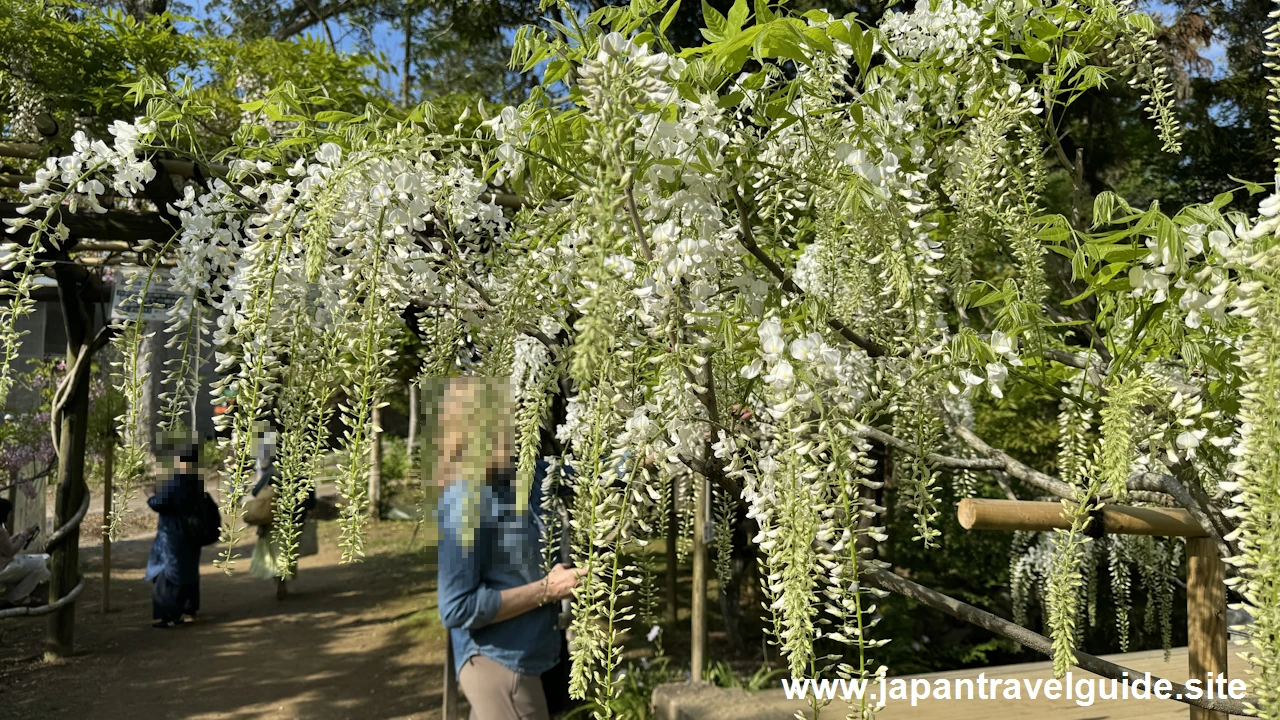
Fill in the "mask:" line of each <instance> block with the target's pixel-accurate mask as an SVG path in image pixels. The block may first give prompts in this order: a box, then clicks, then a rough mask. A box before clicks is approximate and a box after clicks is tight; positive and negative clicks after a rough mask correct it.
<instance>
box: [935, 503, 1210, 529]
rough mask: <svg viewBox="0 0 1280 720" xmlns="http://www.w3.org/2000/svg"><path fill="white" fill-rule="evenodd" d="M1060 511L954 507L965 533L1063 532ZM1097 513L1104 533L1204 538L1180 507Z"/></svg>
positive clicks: (1028, 506)
mask: <svg viewBox="0 0 1280 720" xmlns="http://www.w3.org/2000/svg"><path fill="white" fill-rule="evenodd" d="M1062 511H1063V505H1062V504H1061V503H1056V502H1035V501H1030V500H987V499H983V498H965V499H963V500H961V501H960V506H959V507H958V508H957V514H958V515H959V519H960V526H961V527H963V528H964V529H966V530H1031V531H1045V530H1055V529H1059V528H1061V529H1064V530H1065V529H1068V528H1070V527H1071V521H1070V520H1068V519H1067V518H1066V517H1064V516H1063V514H1062ZM1099 514H1100V515H1101V516H1102V532H1104V533H1109V534H1116V535H1161V536H1167V537H1177V536H1180V537H1188V538H1199V537H1206V534H1205V531H1204V529H1203V528H1201V527H1200V524H1199V523H1197V522H1196V521H1195V518H1193V517H1191V513H1189V512H1187V511H1186V510H1183V509H1181V508H1148V507H1132V506H1129V505H1104V506H1103V507H1102V510H1101V511H1100V513H1099Z"/></svg>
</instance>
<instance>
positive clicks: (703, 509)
mask: <svg viewBox="0 0 1280 720" xmlns="http://www.w3.org/2000/svg"><path fill="white" fill-rule="evenodd" d="M694 482H695V483H697V486H696V487H697V492H695V493H694V496H695V498H696V500H695V502H694V516H693V602H692V604H691V608H692V610H693V614H692V617H691V618H690V623H689V627H690V649H689V666H690V676H691V679H692V680H693V681H694V682H699V681H701V680H702V671H703V668H704V666H705V665H706V657H707V536H706V533H707V509H708V507H709V506H710V503H708V502H707V500H708V497H707V496H708V495H709V494H710V490H711V488H710V487H708V485H707V479H706V478H705V477H703V476H702V475H697V476H695V480H694Z"/></svg>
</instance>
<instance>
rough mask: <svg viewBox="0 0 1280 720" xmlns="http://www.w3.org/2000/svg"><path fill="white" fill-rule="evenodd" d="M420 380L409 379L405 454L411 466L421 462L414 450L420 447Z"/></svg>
mask: <svg viewBox="0 0 1280 720" xmlns="http://www.w3.org/2000/svg"><path fill="white" fill-rule="evenodd" d="M419 392H420V391H419V390H418V381H417V380H410V381H409V437H408V439H406V440H405V441H404V450H405V455H406V456H407V457H408V459H409V467H410V468H414V467H417V466H418V464H419V463H417V462H416V461H415V458H416V456H417V453H416V452H414V450H415V448H417V447H418V415H420V414H421V413H419V412H418V393H419Z"/></svg>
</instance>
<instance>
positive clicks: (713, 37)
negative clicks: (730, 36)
mask: <svg viewBox="0 0 1280 720" xmlns="http://www.w3.org/2000/svg"><path fill="white" fill-rule="evenodd" d="M702 20H703V22H705V23H706V24H707V26H706V27H705V28H703V29H702V36H703V37H705V38H706V39H708V40H710V41H711V42H720V40H721V39H722V38H723V37H724V26H725V22H726V20H725V19H724V15H721V14H720V11H719V10H716V9H715V8H713V7H711V4H710V3H708V2H707V0H702Z"/></svg>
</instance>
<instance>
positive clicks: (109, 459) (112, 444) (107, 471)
mask: <svg viewBox="0 0 1280 720" xmlns="http://www.w3.org/2000/svg"><path fill="white" fill-rule="evenodd" d="M115 463H116V439H115V436H114V435H112V436H111V437H110V438H109V439H108V441H107V447H106V449H105V450H104V451H103V453H102V614H103V615H106V614H107V613H109V612H111V524H110V521H111V494H112V492H113V489H112V487H111V486H112V482H113V480H114V478H113V477H112V476H113V475H114V474H115Z"/></svg>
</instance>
